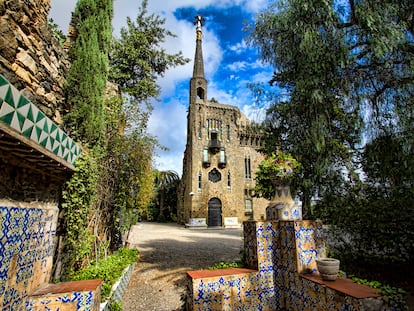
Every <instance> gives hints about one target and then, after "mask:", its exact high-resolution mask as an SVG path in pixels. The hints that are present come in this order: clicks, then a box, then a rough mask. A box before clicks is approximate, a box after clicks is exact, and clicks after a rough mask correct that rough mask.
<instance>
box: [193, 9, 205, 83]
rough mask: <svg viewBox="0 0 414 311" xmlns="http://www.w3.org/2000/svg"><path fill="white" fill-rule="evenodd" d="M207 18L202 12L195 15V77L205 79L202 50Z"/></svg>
mask: <svg viewBox="0 0 414 311" xmlns="http://www.w3.org/2000/svg"><path fill="white" fill-rule="evenodd" d="M204 21H205V18H204V17H202V16H201V15H200V14H197V15H196V16H195V20H194V25H196V26H197V27H196V34H197V37H196V38H197V39H196V50H195V56H194V69H193V78H203V79H204V61H203V50H202V44H201V41H202V37H203V32H202V29H201V28H202V27H203V26H204Z"/></svg>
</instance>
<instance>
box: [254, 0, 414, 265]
mask: <svg viewBox="0 0 414 311" xmlns="http://www.w3.org/2000/svg"><path fill="white" fill-rule="evenodd" d="M413 26H414V2H412V1H409V0H403V1H396V0H387V1H375V0H363V1H355V0H347V1H334V0H327V1H318V0H311V1H308V0H281V1H277V2H275V3H274V4H273V5H271V6H270V7H269V8H268V10H266V11H265V12H264V13H262V14H259V15H258V16H257V20H256V22H255V24H254V26H253V28H252V29H251V30H252V32H251V35H250V43H251V44H253V45H255V46H257V47H258V48H259V53H260V56H261V58H262V59H263V60H264V61H265V62H267V63H269V64H270V65H272V66H273V68H274V74H273V76H272V78H271V79H270V86H271V88H270V92H271V94H267V93H266V90H265V89H264V88H263V87H260V85H259V86H255V90H256V91H257V92H256V93H257V94H258V95H259V96H260V97H261V98H267V99H271V100H272V103H271V104H270V108H269V109H268V114H267V120H266V122H267V123H266V124H267V133H268V135H267V138H266V139H267V140H266V141H267V144H266V150H265V151H266V152H267V153H268V154H270V153H271V152H273V151H274V148H275V146H279V147H280V148H281V149H282V150H285V151H288V152H290V153H292V154H294V155H297V156H298V160H299V161H300V162H301V164H302V171H301V172H300V174H299V175H300V176H298V177H300V178H298V179H297V180H295V182H296V186H297V188H298V189H299V193H300V194H301V197H302V201H303V204H304V209H305V210H304V212H305V213H306V210H309V208H310V206H311V205H310V202H311V199H316V200H317V202H318V205H317V206H316V207H315V209H314V211H315V214H314V215H313V216H314V217H316V216H319V217H322V218H323V219H324V220H325V221H326V222H328V223H331V224H334V225H335V226H336V228H338V230H339V233H340V235H342V238H344V237H345V239H342V238H341V237H339V238H341V240H342V241H343V243H345V244H339V245H342V246H343V249H342V251H344V250H346V249H347V250H350V251H351V252H352V255H353V256H354V258H355V256H356V253H357V254H359V255H361V256H359V257H363V256H364V254H365V255H367V257H370V258H374V257H375V258H377V263H378V257H382V258H383V259H384V260H387V261H393V262H394V263H395V262H396V261H399V262H400V263H401V262H405V263H407V262H410V261H412V260H413V259H414V258H413V257H412V254H413V251H412V246H411V245H410V244H412V243H410V242H408V240H407V237H408V238H409V239H412V237H413V230H412V229H410V224H411V223H412V219H413V213H414V212H413V211H414V209H413V206H412V204H413V203H412V202H411V201H412V200H410V199H409V197H410V196H412V193H413V184H414V171H413V160H412V159H413V150H414V149H413V148H414V146H413V142H414V141H413V134H412V133H414V131H413V130H414V128H413V127H414V118H413V116H414V31H413V30H414V27H413ZM275 87H276V88H275ZM280 90H283V92H284V93H282V92H280ZM401 213H402V214H401ZM397 214H398V215H397ZM308 215H309V214H308ZM349 237H352V239H350V238H349ZM390 237H392V238H391V239H390ZM407 243H408V244H407ZM350 245H353V246H355V247H350ZM410 254H411V255H410ZM370 263H371V264H372V262H370Z"/></svg>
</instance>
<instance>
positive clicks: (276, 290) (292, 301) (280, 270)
mask: <svg viewBox="0 0 414 311" xmlns="http://www.w3.org/2000/svg"><path fill="white" fill-rule="evenodd" d="M243 229H244V247H245V250H246V252H247V262H248V264H249V268H250V269H256V270H257V271H255V272H250V273H243V274H233V275H224V274H223V275H221V276H220V275H219V276H216V277H205V278H203V277H200V278H191V277H189V279H188V286H187V289H188V295H189V297H190V299H189V302H188V306H189V309H190V310H200V311H201V310H203V311H204V310H298V311H302V310H304V311H308V310H309V311H310V310H332V311H333V310H344V311H345V310H350V311H352V310H365V309H364V307H363V305H362V300H361V299H357V298H353V297H352V296H350V295H346V294H344V293H343V292H338V291H336V290H334V289H332V288H329V287H328V286H325V285H324V284H321V283H318V282H315V281H312V280H309V279H307V278H305V277H302V276H301V273H305V272H307V273H315V272H316V262H315V259H316V258H317V257H319V256H324V255H325V244H324V241H323V239H322V224H321V223H319V222H313V221H302V220H300V221H264V222H252V221H251V222H245V223H244V224H243ZM189 275H191V273H190V274H189ZM381 310H383V311H385V310H387V309H381Z"/></svg>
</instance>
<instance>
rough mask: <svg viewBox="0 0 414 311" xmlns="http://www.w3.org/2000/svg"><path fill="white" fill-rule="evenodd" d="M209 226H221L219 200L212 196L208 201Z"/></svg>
mask: <svg viewBox="0 0 414 311" xmlns="http://www.w3.org/2000/svg"><path fill="white" fill-rule="evenodd" d="M207 225H208V226H209V227H221V225H222V223H221V201H220V200H219V199H218V198H212V199H211V200H210V201H208V219H207Z"/></svg>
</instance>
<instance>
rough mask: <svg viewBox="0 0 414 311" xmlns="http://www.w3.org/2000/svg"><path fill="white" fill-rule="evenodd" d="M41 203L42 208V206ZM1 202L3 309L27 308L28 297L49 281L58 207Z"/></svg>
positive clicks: (0, 294) (0, 290) (0, 285)
mask: <svg viewBox="0 0 414 311" xmlns="http://www.w3.org/2000/svg"><path fill="white" fill-rule="evenodd" d="M39 205H41V208H40V207H39ZM36 206H37V207H35V206H32V205H30V204H27V205H26V206H19V205H18V204H17V203H16V204H15V203H9V204H7V202H0V309H1V310H3V311H8V310H10V311H16V310H26V309H25V308H24V302H25V298H26V297H27V296H28V295H29V294H30V292H31V291H32V290H33V289H35V288H36V287H38V286H39V285H40V284H43V283H47V282H49V278H50V271H51V270H52V260H53V252H54V238H55V235H56V223H57V216H58V209H57V207H55V206H52V205H48V204H39V203H38V204H36Z"/></svg>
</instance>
